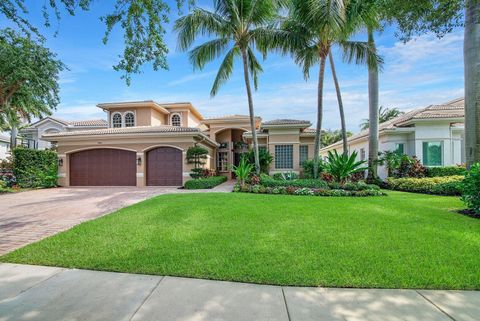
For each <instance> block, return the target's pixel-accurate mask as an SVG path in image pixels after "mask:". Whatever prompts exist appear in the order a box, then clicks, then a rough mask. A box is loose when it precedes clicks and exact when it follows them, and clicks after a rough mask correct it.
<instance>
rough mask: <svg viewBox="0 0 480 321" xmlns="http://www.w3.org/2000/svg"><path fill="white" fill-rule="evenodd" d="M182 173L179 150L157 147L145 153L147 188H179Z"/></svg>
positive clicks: (180, 152)
mask: <svg viewBox="0 0 480 321" xmlns="http://www.w3.org/2000/svg"><path fill="white" fill-rule="evenodd" d="M182 172H183V169H182V151H181V150H179V149H176V148H172V147H159V148H155V149H152V150H151V151H149V152H148V153H147V185H148V186H181V185H182V183H183V182H182Z"/></svg>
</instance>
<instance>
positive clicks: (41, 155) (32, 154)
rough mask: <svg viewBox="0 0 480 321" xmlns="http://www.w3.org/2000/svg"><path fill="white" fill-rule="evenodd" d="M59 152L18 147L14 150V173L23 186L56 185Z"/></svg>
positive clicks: (19, 184)
mask: <svg viewBox="0 0 480 321" xmlns="http://www.w3.org/2000/svg"><path fill="white" fill-rule="evenodd" d="M57 173H58V158H57V153H56V152H54V151H51V150H36V149H26V148H22V147H17V148H15V149H14V150H13V174H14V175H15V177H16V180H17V185H18V186H20V187H22V188H37V187H55V186H57V178H58V175H57Z"/></svg>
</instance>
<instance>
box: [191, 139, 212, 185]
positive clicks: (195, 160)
mask: <svg viewBox="0 0 480 321" xmlns="http://www.w3.org/2000/svg"><path fill="white" fill-rule="evenodd" d="M207 158H208V150H207V149H206V148H205V147H202V146H198V145H196V146H192V147H189V148H188V149H187V155H186V159H187V162H188V163H189V164H193V169H192V172H191V173H190V176H191V177H192V178H195V179H197V178H200V177H202V176H203V165H205V164H206V163H207Z"/></svg>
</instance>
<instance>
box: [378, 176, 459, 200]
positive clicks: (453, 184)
mask: <svg viewBox="0 0 480 321" xmlns="http://www.w3.org/2000/svg"><path fill="white" fill-rule="evenodd" d="M463 179H464V176H460V175H456V176H444V177H426V178H388V179H387V187H388V188H390V189H392V190H397V191H404V192H413V193H425V194H435V195H460V194H461V193H462V182H463Z"/></svg>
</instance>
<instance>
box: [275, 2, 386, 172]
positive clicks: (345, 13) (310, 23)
mask: <svg viewBox="0 0 480 321" xmlns="http://www.w3.org/2000/svg"><path fill="white" fill-rule="evenodd" d="M357 9H358V6H353V5H351V4H350V1H346V0H292V3H291V8H290V13H289V17H288V18H287V19H286V21H285V22H283V24H282V30H283V32H284V34H283V35H282V37H278V38H277V41H271V42H270V43H273V44H275V45H276V49H280V51H281V52H283V53H287V52H291V53H292V55H293V58H294V60H295V62H296V63H297V64H299V65H301V66H302V68H303V73H304V77H305V79H308V78H309V73H310V69H311V68H312V67H313V66H314V65H316V64H319V74H318V86H317V124H316V134H315V148H314V156H313V162H314V164H318V162H319V156H320V155H319V154H320V142H321V130H322V118H323V88H324V78H325V77H324V75H325V64H326V60H327V58H328V57H329V56H330V55H331V48H332V47H334V46H336V45H337V46H339V47H340V49H341V51H342V53H343V55H344V60H345V61H347V62H355V63H357V64H365V63H366V62H367V61H372V62H375V63H380V62H381V59H380V58H379V57H378V55H377V54H376V52H373V51H372V50H371V48H370V46H369V44H368V43H367V42H362V41H350V40H349V37H350V36H351V35H352V33H353V32H354V31H355V27H356V24H355V23H356V21H357V20H356V18H355V19H354V17H356V13H355V10H357ZM330 62H331V63H332V62H333V59H331V60H330ZM332 66H333V69H332V71H333V73H334V75H335V77H334V78H336V73H335V67H334V65H332ZM334 80H335V79H334ZM335 82H336V83H335V85H336V88H337V95H338V97H339V107H340V113H341V114H343V104H342V103H341V95H339V93H340V87H339V85H338V81H336V80H335ZM341 118H342V131H344V132H345V133H344V137H345V139H346V137H347V135H346V129H345V118H344V116H342V117H341ZM345 139H344V152H345V150H346V149H347V148H346V146H345V145H346V141H345ZM314 177H315V178H317V177H318V166H314Z"/></svg>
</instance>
